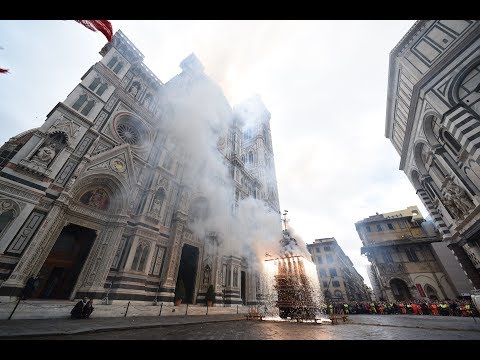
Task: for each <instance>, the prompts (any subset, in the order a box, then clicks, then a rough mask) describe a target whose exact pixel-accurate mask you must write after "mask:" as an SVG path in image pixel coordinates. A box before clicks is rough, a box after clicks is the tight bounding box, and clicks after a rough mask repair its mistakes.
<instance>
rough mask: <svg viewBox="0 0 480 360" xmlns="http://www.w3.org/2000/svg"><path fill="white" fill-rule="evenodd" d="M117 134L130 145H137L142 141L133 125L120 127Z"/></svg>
mask: <svg viewBox="0 0 480 360" xmlns="http://www.w3.org/2000/svg"><path fill="white" fill-rule="evenodd" d="M117 133H118V136H120V137H121V138H122V140H123V141H125V142H127V143H129V144H130V145H137V144H138V141H139V139H140V134H139V133H138V130H137V129H135V127H133V126H132V125H131V124H121V125H119V126H118V128H117Z"/></svg>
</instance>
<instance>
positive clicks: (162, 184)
mask: <svg viewBox="0 0 480 360" xmlns="http://www.w3.org/2000/svg"><path fill="white" fill-rule="evenodd" d="M158 187H162V188H164V190H165V192H166V191H167V190H168V179H166V178H162V177H160V178H159V179H158Z"/></svg>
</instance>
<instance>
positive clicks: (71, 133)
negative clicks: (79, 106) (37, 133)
mask: <svg viewBox="0 0 480 360" xmlns="http://www.w3.org/2000/svg"><path fill="white" fill-rule="evenodd" d="M79 130H80V125H78V124H76V123H75V122H74V121H73V120H69V119H66V118H65V117H64V116H63V114H62V115H60V117H59V118H58V119H57V120H56V122H55V124H54V125H53V126H52V127H51V128H50V130H49V131H48V132H49V133H54V132H58V131H61V132H63V133H64V134H65V135H67V141H69V142H70V141H71V139H75V138H76V137H77V135H78V131H79Z"/></svg>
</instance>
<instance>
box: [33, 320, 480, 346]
mask: <svg viewBox="0 0 480 360" xmlns="http://www.w3.org/2000/svg"><path fill="white" fill-rule="evenodd" d="M90 320H92V321H95V319H90ZM90 320H88V321H90ZM24 338H25V337H24ZM27 338H31V339H62V340H65V339H75V340H76V339H79V340H80V339H84V340H93V339H95V340H140V339H142V340H480V319H473V318H462V317H440V316H439V317H435V316H423V315H417V316H415V315H384V316H381V315H351V316H350V317H349V320H348V322H347V323H340V324H338V325H330V324H315V323H297V322H287V321H268V320H263V321H260V320H249V321H247V320H240V321H239V320H235V321H221V322H211V323H202V322H190V323H189V322H185V321H184V322H182V323H178V324H174V323H170V324H168V325H159V326H156V327H150V328H135V329H133V328H132V329H126V330H111V331H110V330H107V331H105V330H104V329H103V330H102V331H96V332H85V333H79V334H71V335H54V336H32V337H27Z"/></svg>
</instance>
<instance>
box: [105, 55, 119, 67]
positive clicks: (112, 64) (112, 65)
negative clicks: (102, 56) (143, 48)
mask: <svg viewBox="0 0 480 360" xmlns="http://www.w3.org/2000/svg"><path fill="white" fill-rule="evenodd" d="M117 62H118V58H117V57H116V56H114V57H112V58H111V59H110V61H109V62H108V64H107V67H109V68H110V69H112V68H113V67H114V66H115V64H116V63H117Z"/></svg>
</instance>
